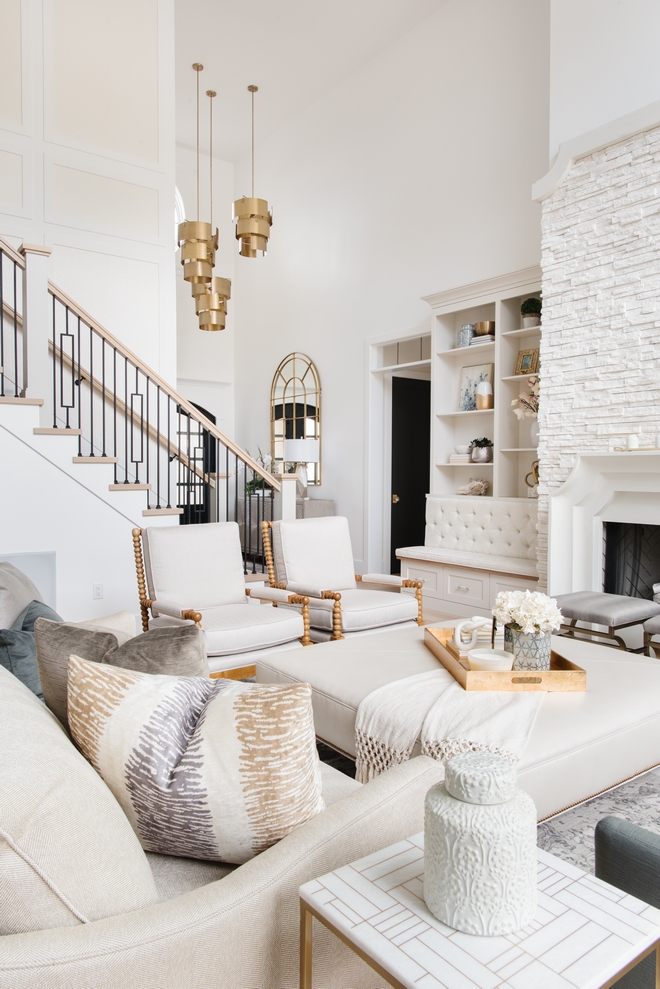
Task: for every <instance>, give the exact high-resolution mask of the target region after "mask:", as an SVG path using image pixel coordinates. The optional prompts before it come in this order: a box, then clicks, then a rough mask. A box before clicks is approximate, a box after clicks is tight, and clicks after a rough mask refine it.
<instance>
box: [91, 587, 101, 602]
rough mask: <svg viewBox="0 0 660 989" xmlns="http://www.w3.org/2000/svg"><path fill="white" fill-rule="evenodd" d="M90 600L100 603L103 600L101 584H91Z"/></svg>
mask: <svg viewBox="0 0 660 989" xmlns="http://www.w3.org/2000/svg"><path fill="white" fill-rule="evenodd" d="M92 598H93V599H94V601H101V599H102V598H103V584H92Z"/></svg>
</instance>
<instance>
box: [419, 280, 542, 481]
mask: <svg viewBox="0 0 660 989" xmlns="http://www.w3.org/2000/svg"><path fill="white" fill-rule="evenodd" d="M540 290H541V270H540V268H527V269H525V270H524V271H518V272H514V273H512V274H510V275H504V276H501V277H500V278H492V279H488V280H487V281H484V282H478V283H476V284H473V285H466V286H464V287H462V288H460V289H453V290H451V291H448V292H439V293H437V294H436V295H432V296H427V297H426V300H425V301H426V302H428V303H429V305H430V306H431V310H432V316H431V326H432V329H431V394H432V423H431V464H432V468H431V492H432V493H433V494H440V495H453V494H455V492H456V488H457V487H459V486H460V485H462V484H465V483H466V481H467V479H468V478H469V477H475V478H483V479H484V480H487V481H488V483H489V485H490V488H489V491H488V495H489V496H494V497H497V498H525V497H527V490H528V489H527V485H526V484H525V475H526V474H528V473H529V472H530V471H531V469H532V463H533V461H534V460H536V449H535V448H534V447H533V446H532V444H531V441H530V427H531V423H532V420H531V419H522V420H518V419H517V418H516V416H515V415H514V413H513V410H512V408H511V402H512V400H513V399H515V398H517V397H518V394H519V392H520V391H523V390H525V385H526V382H527V378H528V377H529V375H515V374H514V369H515V366H516V359H517V356H518V351H519V350H528V349H531V348H535V347H538V346H539V345H540V340H541V328H540V327H538V326H537V327H533V328H522V327H521V322H522V319H521V316H520V305H521V303H522V302H523V300H524V299H527V298H529V297H530V296H536V297H540ZM481 320H495V341H494V343H488V344H477V345H474V346H471V347H461V348H457V347H456V346H455V344H456V337H457V332H458V330H459V329H460V327H461V326H462V324H463V323H476V322H478V321H481ZM477 364H493V365H494V367H493V392H494V408H493V409H489V410H487V411H471V412H460V411H459V409H458V405H459V390H460V382H461V372H462V369H463V368H464V367H468V366H471V365H477ZM480 436H487V437H488V438H489V439H491V440H492V441H493V444H494V447H493V462H492V463H491V464H450V463H449V457H450V455H451V454H452V453H454V446H455V445H466V444H468V443H470V442H471V441H472V440H473V439H475V438H476V437H480Z"/></svg>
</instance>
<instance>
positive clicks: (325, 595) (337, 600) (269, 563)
mask: <svg viewBox="0 0 660 989" xmlns="http://www.w3.org/2000/svg"><path fill="white" fill-rule="evenodd" d="M272 527H273V523H272V522H265V521H264V522H262V523H261V531H262V533H263V543H264V556H265V557H266V569H267V570H268V581H269V583H270V586H271V587H278V588H280V589H281V590H286V584H279V583H278V582H277V575H276V573H275V560H274V558H273V545H272V541H271V536H270V530H271V529H272ZM383 576H385V575H384V574H383ZM355 580H356V581H357V582H358V583H361V582H362V576H361V575H360V574H357V573H356V574H355ZM373 583H375V581H374V582H373ZM423 586H424V582H423V581H421V580H408V579H407V578H406V579H402V580H401V583H400V584H399V587H400V588H402V587H414V588H415V599H416V600H417V618H416V619H415V621H416V622H417V624H418V625H424V602H423V598H422V588H423ZM309 598H311V599H312V600H314V599H313V597H312V595H311V594H310V595H309ZM321 599H322V600H326V601H327V600H330V601H334V604H333V606H332V635H331V636H330V641H331V642H336V641H337V640H339V639H343V638H345V636H344V635H342V632H343V630H344V627H343V622H342V614H341V594H340V593H339V591H330V590H328V591H321ZM383 627H384V628H385V627H387V626H383Z"/></svg>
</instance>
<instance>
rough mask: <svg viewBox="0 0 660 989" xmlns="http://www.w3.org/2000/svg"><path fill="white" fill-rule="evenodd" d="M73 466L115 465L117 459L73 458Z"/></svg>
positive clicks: (117, 461)
mask: <svg viewBox="0 0 660 989" xmlns="http://www.w3.org/2000/svg"><path fill="white" fill-rule="evenodd" d="M73 462H74V464H117V463H119V458H118V457H101V456H98V457H74V458H73Z"/></svg>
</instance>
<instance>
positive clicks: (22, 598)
mask: <svg viewBox="0 0 660 989" xmlns="http://www.w3.org/2000/svg"><path fill="white" fill-rule="evenodd" d="M41 600H42V598H41V594H40V593H39V591H38V590H37V588H36V587H35V586H34V584H33V583H32V581H31V580H30V578H29V577H26V576H25V574H24V573H22V572H21V571H20V570H18V569H17V568H16V567H15V566H14V565H13V564H12V563H0V628H12V626H13V624H14V622H15V621H16V619H17V618H18V616H19V615H20V613H21V612H22V611H23V610H24V609H25V608H27V606H28V605H29V604H30V602H31V601H41Z"/></svg>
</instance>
